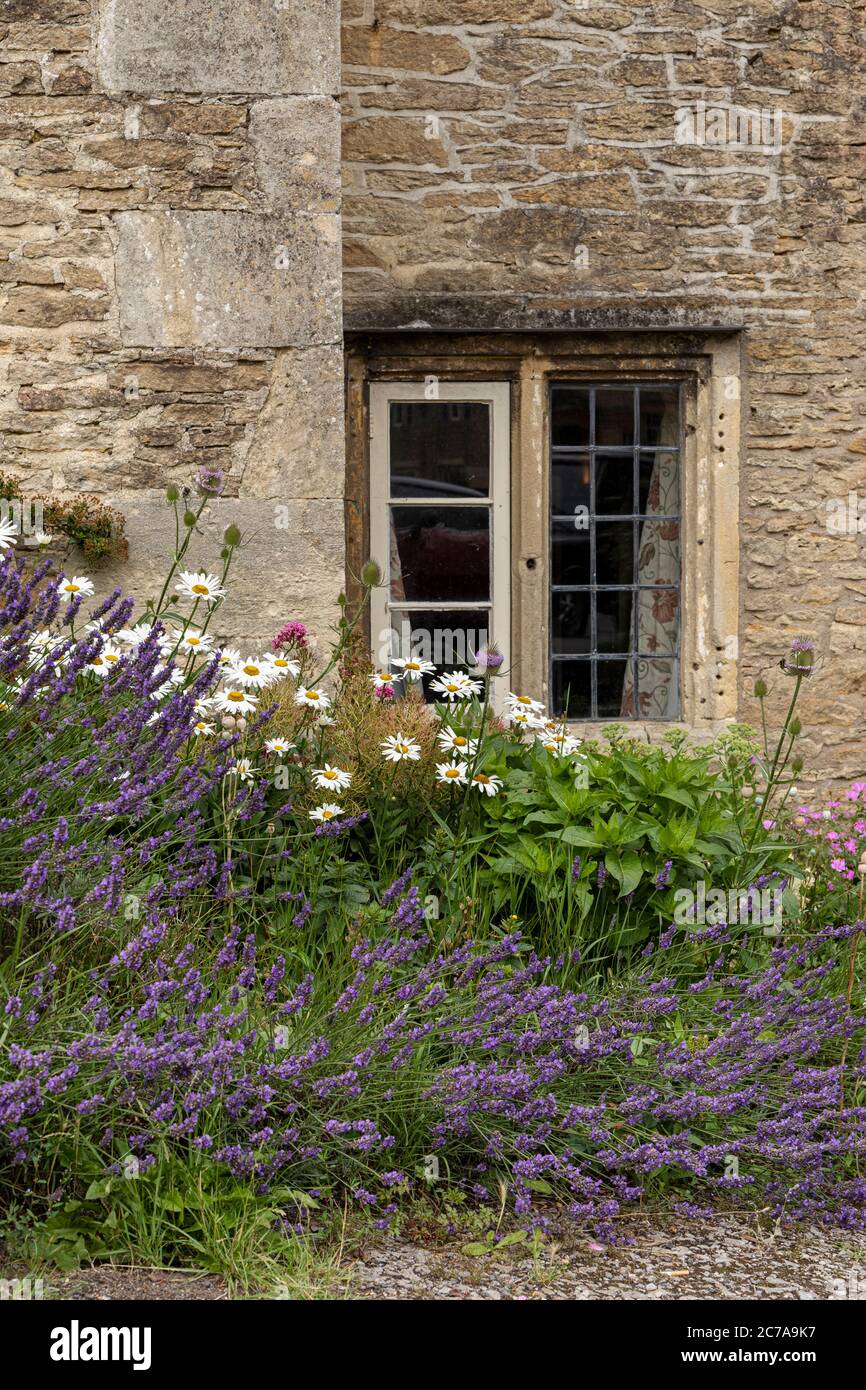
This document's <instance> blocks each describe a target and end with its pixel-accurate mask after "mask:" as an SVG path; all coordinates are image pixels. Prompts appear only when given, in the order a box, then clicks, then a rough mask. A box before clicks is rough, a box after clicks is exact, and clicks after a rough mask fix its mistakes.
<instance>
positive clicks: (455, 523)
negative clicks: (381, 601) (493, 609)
mask: <svg viewBox="0 0 866 1390" xmlns="http://www.w3.org/2000/svg"><path fill="white" fill-rule="evenodd" d="M391 518H392V526H391V530H392V544H393V553H392V555H391V598H392V599H394V600H398V601H404V600H405V601H409V602H412V601H413V600H415V601H417V600H421V601H423V602H425V603H442V602H447V601H451V602H463V603H465V602H466V601H468V600H469V601H471V600H482V601H487V600H488V599H489V598H490V512H489V510H488V509H487V508H486V507H444V506H437V505H436V504H435V503H432V504H429V505H417V506H411V507H409V506H407V507H392V508H391Z"/></svg>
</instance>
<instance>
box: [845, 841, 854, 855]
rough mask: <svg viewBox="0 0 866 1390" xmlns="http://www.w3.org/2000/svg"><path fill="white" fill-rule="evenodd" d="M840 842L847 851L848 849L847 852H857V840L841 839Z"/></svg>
mask: <svg viewBox="0 0 866 1390" xmlns="http://www.w3.org/2000/svg"><path fill="white" fill-rule="evenodd" d="M842 843H843V845H844V846H845V848H846V849H847V851H848V853H849V854H856V852H857V841H856V840H843V841H842Z"/></svg>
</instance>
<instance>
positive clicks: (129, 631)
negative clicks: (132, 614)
mask: <svg viewBox="0 0 866 1390" xmlns="http://www.w3.org/2000/svg"><path fill="white" fill-rule="evenodd" d="M150 633H151V625H150V623H146V622H145V621H144V619H142V620H141V622H138V623H136V624H135V627H123V628H121V629H120V632H118V633H116V634H115V636H116V638H117V641H118V642H124V643H125V644H126V646H128V647H140V646H141V644H142V642H144V641H145V640H146V638H148V637H149V636H150Z"/></svg>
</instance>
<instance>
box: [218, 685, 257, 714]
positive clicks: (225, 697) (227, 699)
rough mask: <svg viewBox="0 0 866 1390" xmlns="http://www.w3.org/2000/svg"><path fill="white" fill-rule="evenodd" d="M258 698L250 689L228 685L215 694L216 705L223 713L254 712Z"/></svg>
mask: <svg viewBox="0 0 866 1390" xmlns="http://www.w3.org/2000/svg"><path fill="white" fill-rule="evenodd" d="M257 704H258V699H257V698H256V696H255V695H251V694H250V692H249V691H248V690H243V689H241V690H238V689H235V688H233V687H232V686H227V687H226V689H225V690H220V691H219V692H218V693H217V694H216V695H215V696H214V706H215V708H216V709H218V710H219V711H220V713H221V714H252V712H253V710H254V709H255V707H256V705H257Z"/></svg>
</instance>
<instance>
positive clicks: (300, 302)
mask: <svg viewBox="0 0 866 1390" xmlns="http://www.w3.org/2000/svg"><path fill="white" fill-rule="evenodd" d="M115 220H116V224H117V228H118V234H119V241H118V248H117V258H116V276H117V291H118V297H119V300H120V324H121V336H122V339H123V343H124V346H136V347H137V346H145V347H218V348H221V349H230V348H235V347H244V346H251V347H290V346H294V345H301V346H306V345H308V344H314V343H325V342H337V341H338V340H339V336H340V225H339V219H338V217H337V216H336V215H335V214H332V213H322V214H320V215H318V216H313V217H308V216H306V215H303V214H301V215H296V214H295V215H287V216H285V217H279V218H275V217H264V216H251V215H249V214H247V213H241V212H152V213H151V212H126V213H118V215H117V217H116V219H115Z"/></svg>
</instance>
